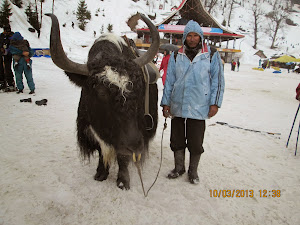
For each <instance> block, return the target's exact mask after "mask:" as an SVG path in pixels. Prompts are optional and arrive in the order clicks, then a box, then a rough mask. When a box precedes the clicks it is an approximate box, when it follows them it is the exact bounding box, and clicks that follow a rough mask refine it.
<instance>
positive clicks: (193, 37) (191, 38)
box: [186, 32, 200, 48]
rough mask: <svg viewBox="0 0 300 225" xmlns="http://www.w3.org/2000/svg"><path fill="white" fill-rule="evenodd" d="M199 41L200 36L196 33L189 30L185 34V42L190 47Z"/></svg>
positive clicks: (193, 46)
mask: <svg viewBox="0 0 300 225" xmlns="http://www.w3.org/2000/svg"><path fill="white" fill-rule="evenodd" d="M199 42H200V36H199V34H197V33H194V32H190V33H188V35H187V36H186V44H187V45H188V46H189V47H190V48H195V47H196V46H197V45H198V44H199Z"/></svg>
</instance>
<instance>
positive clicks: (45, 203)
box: [0, 57, 300, 225]
mask: <svg viewBox="0 0 300 225" xmlns="http://www.w3.org/2000/svg"><path fill="white" fill-rule="evenodd" d="M252 67H254V66H253V65H243V64H242V65H241V68H240V72H231V71H230V65H228V64H226V65H225V78H226V89H225V95H224V101H223V106H222V108H221V109H220V110H219V113H218V114H217V115H216V116H215V117H213V118H212V119H210V120H207V130H206V135H205V140H204V141H205V143H204V148H205V153H204V154H203V156H202V158H201V162H200V166H199V168H198V172H199V175H200V181H201V182H200V184H199V185H196V186H195V185H191V184H190V183H189V182H188V181H187V175H186V174H184V175H183V176H182V177H180V178H179V179H177V180H169V179H167V178H166V175H167V173H168V172H169V171H170V170H171V169H172V168H173V155H172V152H171V150H170V149H169V135H170V121H169V120H168V128H167V129H166V130H165V132H164V139H163V146H162V148H163V162H162V168H161V172H160V174H159V177H158V181H157V182H156V184H155V185H154V187H153V188H152V189H151V191H150V192H149V196H148V197H147V198H145V197H144V196H143V191H142V188H141V184H140V181H139V177H138V174H137V171H136V168H135V167H134V166H133V165H131V166H130V175H131V189H130V190H129V191H122V190H120V189H119V188H117V186H116V176H117V170H118V166H117V165H116V164H115V165H113V166H112V168H111V170H110V175H109V177H108V179H107V180H106V181H104V182H97V181H95V180H94V179H93V175H94V173H95V172H96V166H97V162H98V159H97V157H95V158H92V160H91V162H90V164H88V163H82V162H81V161H80V159H79V156H78V149H77V146H76V126H75V121H76V113H77V105H78V101H79V96H80V89H79V88H77V87H75V86H74V85H73V84H71V83H70V82H69V80H68V78H67V77H66V76H65V75H64V73H63V71H61V70H60V69H58V68H57V67H56V66H54V64H53V63H52V61H51V59H49V58H43V57H42V58H33V76H34V79H35V83H36V94H35V95H34V96H32V95H29V94H28V92H29V89H28V87H27V85H26V84H25V86H26V88H25V89H24V93H23V94H20V95H17V94H16V93H0V105H1V108H0V112H1V113H0V121H1V126H0V143H1V145H0V146H1V147H0V155H1V157H0V180H1V181H0V224H1V225H15V224H18V225H22V224H24V225H40V224H53V225H54V224H55V225H57V224H63V225H68V224H72V225H74V224H86V225H92V224H95V225H99V224H151V225H152V224H166V225H167V224H168V225H169V224H170V225H171V224H172V225H174V224H180V225H181V224H195V225H199V224H210V225H214V224H216V225H217V224H251V225H254V224H272V225H275V224H291V225H294V224H300V213H299V209H300V193H299V185H300V175H299V171H300V163H299V162H300V161H299V160H300V158H299V157H300V149H299V152H298V155H297V156H294V151H295V144H296V136H297V130H298V124H299V118H300V117H299V116H298V117H299V118H298V120H297V121H296V123H295V128H294V132H293V133H292V135H291V140H290V144H289V147H288V148H287V149H286V148H285V144H286V141H287V138H288V135H289V132H290V128H291V125H292V122H293V119H294V115H295V112H296V110H297V107H298V104H299V102H298V101H297V100H295V88H296V86H297V85H298V83H299V75H296V74H295V73H289V74H288V73H287V71H283V73H281V74H274V73H272V71H273V70H272V69H270V70H266V71H263V72H262V71H256V70H252ZM24 79H25V78H24ZM25 82H26V81H25ZM158 85H159V101H160V99H161V95H162V84H161V80H159V81H158ZM29 97H31V98H32V101H33V103H25V102H22V103H21V102H20V99H23V98H29ZM44 98H46V99H48V105H47V106H37V105H36V104H35V103H34V102H35V101H36V100H41V99H44ZM217 121H221V122H226V123H228V124H230V125H235V126H240V127H243V128H248V129H254V130H260V131H267V132H276V133H281V135H269V134H262V133H255V132H251V131H246V130H242V129H233V128H230V127H228V126H222V125H218V124H216V122H217ZM163 123H164V119H163V117H162V116H161V115H160V118H159V125H158V129H157V135H156V137H155V138H154V140H153V142H152V144H151V146H150V154H149V158H148V160H147V162H146V164H145V166H144V168H143V179H144V184H145V187H146V189H148V188H149V187H150V185H151V184H152V182H153V181H154V178H155V176H156V173H157V171H158V168H159V162H160V154H161V152H160V151H161V135H162V130H163ZM187 158H188V153H187ZM186 165H188V160H187V161H186ZM215 190H217V191H215ZM220 190H229V191H231V194H232V193H233V190H235V193H237V190H243V191H244V193H245V196H244V197H238V196H237V195H234V196H233V197H214V194H216V192H218V193H219V191H220ZM251 190H252V191H253V192H251ZM260 190H267V191H272V190H278V192H280V196H278V195H277V194H278V192H276V197H271V196H269V194H270V195H272V194H273V193H272V192H270V193H269V192H267V197H261V196H260V195H261V194H263V193H261V192H260ZM247 191H248V197H246V192H247ZM222 193H223V192H221V196H222ZM227 193H228V194H229V192H227ZM250 195H253V196H252V197H250Z"/></svg>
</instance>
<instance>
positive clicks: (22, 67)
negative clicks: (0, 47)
mask: <svg viewBox="0 0 300 225" xmlns="http://www.w3.org/2000/svg"><path fill="white" fill-rule="evenodd" d="M20 41H23V42H25V43H26V46H25V47H26V48H24V46H22V45H17V44H16V45H13V43H17V42H20ZM11 42H12V43H11V45H10V47H9V50H10V52H11V54H12V55H13V56H14V57H13V62H14V70H15V76H16V83H17V88H18V92H17V94H20V93H23V89H24V84H23V72H24V73H25V77H26V80H27V84H28V87H29V89H30V92H29V94H34V93H35V91H34V90H35V84H34V81H33V77H32V68H31V66H32V60H31V59H30V60H29V61H28V62H26V59H25V58H30V57H32V56H33V55H34V51H33V50H32V49H31V48H30V46H29V43H28V41H26V40H24V38H23V37H22V35H21V34H20V33H19V32H16V33H14V35H13V36H12V38H11ZM16 56H18V57H16ZM16 58H18V59H19V60H18V63H17V61H16Z"/></svg>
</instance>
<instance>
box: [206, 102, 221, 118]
mask: <svg viewBox="0 0 300 225" xmlns="http://www.w3.org/2000/svg"><path fill="white" fill-rule="evenodd" d="M218 110H219V108H218V106H216V105H211V106H210V107H209V112H208V118H211V117H213V116H215V115H216V114H217V112H218Z"/></svg>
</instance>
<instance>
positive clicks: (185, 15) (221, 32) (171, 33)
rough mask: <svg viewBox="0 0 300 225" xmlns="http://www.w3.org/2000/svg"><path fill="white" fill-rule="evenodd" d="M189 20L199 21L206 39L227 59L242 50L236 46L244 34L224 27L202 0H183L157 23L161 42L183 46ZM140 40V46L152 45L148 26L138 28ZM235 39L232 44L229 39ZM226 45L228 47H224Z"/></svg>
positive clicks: (138, 42) (138, 44)
mask: <svg viewBox="0 0 300 225" xmlns="http://www.w3.org/2000/svg"><path fill="white" fill-rule="evenodd" d="M189 20H194V21H197V22H198V23H199V25H200V26H201V27H202V29H203V32H204V37H205V39H206V40H207V41H208V42H209V44H210V45H213V46H216V47H217V49H218V51H219V52H220V54H221V56H224V58H225V61H230V60H231V59H232V58H234V55H235V54H236V53H240V52H241V50H239V49H236V48H235V41H236V40H237V39H239V38H243V37H244V35H241V34H236V33H234V32H232V31H229V30H227V29H225V28H224V27H222V26H221V25H220V24H219V23H218V22H217V21H216V20H215V19H214V18H213V17H212V16H211V15H210V14H209V13H208V12H207V10H206V9H205V8H204V6H203V4H202V2H201V0H183V1H182V2H181V4H180V5H179V7H178V8H177V9H174V10H173V11H172V13H171V14H170V15H169V16H168V17H167V18H165V19H164V20H163V21H162V22H160V23H159V24H156V27H157V28H158V31H159V32H160V33H163V34H164V35H163V36H164V38H163V39H161V44H165V43H172V44H176V45H178V46H181V45H182V43H181V40H182V35H183V30H184V27H185V25H186V24H187V22H188V21H189ZM137 33H138V40H137V41H136V45H137V46H138V47H139V48H148V47H149V46H150V43H151V40H150V32H149V29H148V28H140V29H137ZM232 40H233V44H232V46H229V41H232ZM222 42H226V44H224V43H223V46H224V45H226V47H222Z"/></svg>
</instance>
